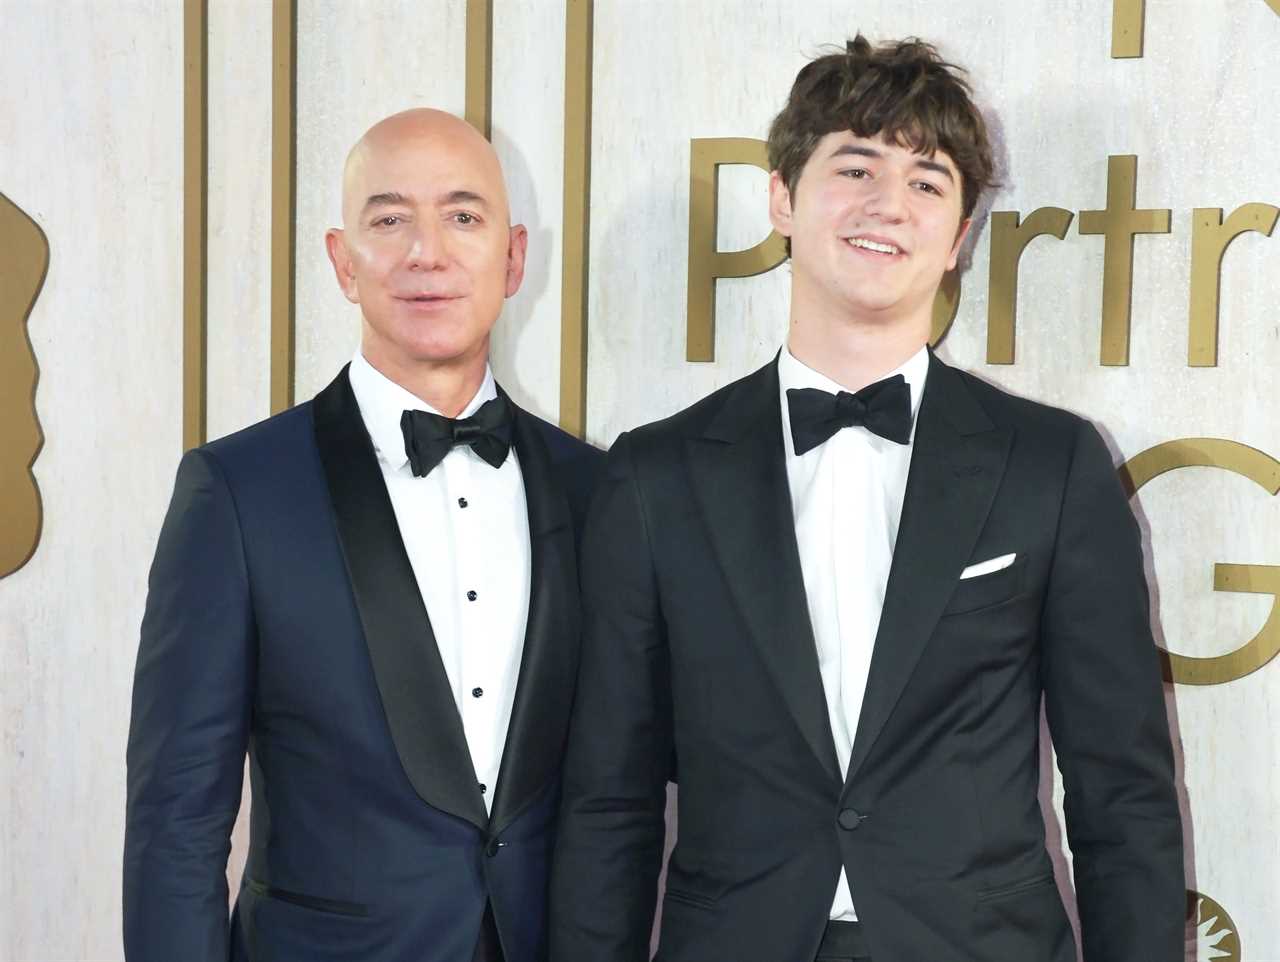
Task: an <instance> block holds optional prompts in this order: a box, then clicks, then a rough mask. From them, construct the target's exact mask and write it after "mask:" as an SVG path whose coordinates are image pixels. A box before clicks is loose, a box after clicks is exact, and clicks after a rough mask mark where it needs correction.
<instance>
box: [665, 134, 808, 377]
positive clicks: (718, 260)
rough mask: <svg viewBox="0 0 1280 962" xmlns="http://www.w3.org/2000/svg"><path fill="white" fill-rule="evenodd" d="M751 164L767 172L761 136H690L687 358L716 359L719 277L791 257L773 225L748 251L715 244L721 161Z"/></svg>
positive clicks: (757, 270) (749, 271)
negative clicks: (758, 137) (723, 249)
mask: <svg viewBox="0 0 1280 962" xmlns="http://www.w3.org/2000/svg"><path fill="white" fill-rule="evenodd" d="M723 164H751V165H752V166H755V167H759V168H760V169H761V170H763V171H765V172H766V173H767V172H768V170H769V158H768V154H767V153H766V147H765V142H764V141H763V140H753V139H751V138H749V137H712V138H694V139H692V140H691V141H690V142H689V291H688V295H687V296H688V301H687V303H688V319H687V322H686V323H687V327H686V329H685V358H686V359H687V360H690V361H714V360H715V356H716V278H717V277H752V276H754V275H756V274H763V273H764V272H765V271H771V270H773V269H774V268H775V267H777V266H778V265H779V264H781V263H782V262H783V261H785V260H786V259H787V251H786V247H785V243H784V241H783V239H782V235H781V234H779V233H778V232H777V231H770V232H769V236H768V237H766V238H765V239H764V240H762V241H761V242H760V243H759V244H757V245H756V246H755V247H752V248H749V249H747V250H744V251H718V250H716V208H717V207H718V206H719V191H718V187H719V181H720V167H721V165H723Z"/></svg>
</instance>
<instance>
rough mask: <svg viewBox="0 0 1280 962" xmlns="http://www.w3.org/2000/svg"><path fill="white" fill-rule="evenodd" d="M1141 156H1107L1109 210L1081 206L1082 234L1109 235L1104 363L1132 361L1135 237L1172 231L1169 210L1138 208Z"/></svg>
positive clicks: (1105, 257)
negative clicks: (1136, 207)
mask: <svg viewBox="0 0 1280 962" xmlns="http://www.w3.org/2000/svg"><path fill="white" fill-rule="evenodd" d="M1137 197H1138V158H1137V157H1136V156H1134V155H1133V154H1124V155H1119V156H1112V157H1109V158H1108V159H1107V209H1106V210H1082V211H1081V212H1080V222H1079V226H1080V233H1081V234H1102V235H1104V236H1105V237H1106V242H1105V247H1104V249H1103V255H1102V259H1103V268H1102V349H1101V359H1102V363H1103V364H1104V365H1115V366H1124V365H1126V364H1128V363H1129V317H1130V312H1131V308H1132V299H1133V237H1134V235H1135V234H1167V233H1169V216H1170V213H1171V212H1170V211H1169V210H1167V209H1161V210H1135V209H1134V204H1135V202H1136V201H1137Z"/></svg>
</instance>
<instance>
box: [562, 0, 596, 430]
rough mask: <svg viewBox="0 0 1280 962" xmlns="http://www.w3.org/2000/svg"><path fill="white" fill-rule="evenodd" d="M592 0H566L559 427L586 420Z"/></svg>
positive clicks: (582, 423) (581, 427) (581, 426)
mask: <svg viewBox="0 0 1280 962" xmlns="http://www.w3.org/2000/svg"><path fill="white" fill-rule="evenodd" d="M593 7H594V0H566V2H565V38H564V41H565V42H564V56H565V71H564V230H563V233H564V245H563V250H562V252H561V256H562V264H563V266H562V269H561V284H560V296H561V307H560V426H561V427H562V428H564V429H565V430H566V431H568V432H569V433H570V434H573V435H576V436H577V437H582V436H583V434H584V432H585V431H586V420H587V417H586V416H587V255H588V252H589V249H590V243H589V238H590V231H589V228H590V210H589V206H590V199H591V40H592V36H591V30H592V14H593V12H594V11H593Z"/></svg>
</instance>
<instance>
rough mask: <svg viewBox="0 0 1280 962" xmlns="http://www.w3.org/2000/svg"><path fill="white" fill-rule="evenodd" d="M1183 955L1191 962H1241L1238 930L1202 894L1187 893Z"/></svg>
mask: <svg viewBox="0 0 1280 962" xmlns="http://www.w3.org/2000/svg"><path fill="white" fill-rule="evenodd" d="M1187 949H1188V951H1187V955H1186V957H1187V958H1188V959H1191V960H1193V962H1210V960H1213V962H1241V960H1242V959H1243V958H1244V955H1243V953H1242V952H1241V950H1240V929H1239V927H1238V926H1237V925H1236V923H1235V922H1234V921H1233V920H1232V918H1231V916H1230V915H1228V914H1227V910H1226V909H1224V908H1223V907H1222V906H1221V905H1219V904H1218V903H1217V902H1215V901H1214V900H1213V899H1211V898H1209V896H1207V895H1205V894H1204V893H1203V892H1196V891H1194V890H1192V889H1189V890H1188V891H1187Z"/></svg>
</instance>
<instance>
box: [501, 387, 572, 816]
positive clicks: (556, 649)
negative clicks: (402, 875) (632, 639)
mask: <svg viewBox="0 0 1280 962" xmlns="http://www.w3.org/2000/svg"><path fill="white" fill-rule="evenodd" d="M512 408H513V409H514V411H515V450H516V455H517V457H519V459H520V474H521V476H522V477H523V479H524V493H525V503H526V505H527V506H528V511H529V547H530V585H529V617H528V624H527V627H526V629H525V642H524V653H523V655H522V656H521V660H520V675H519V680H518V682H517V683H516V694H515V702H514V704H513V705H512V708H511V723H510V725H509V726H508V728H507V739H506V745H505V747H504V748H503V752H502V770H501V772H500V773H499V775H498V785H497V789H496V790H495V794H494V798H493V814H492V819H491V826H492V834H494V835H497V834H500V833H501V832H502V831H503V830H504V829H505V828H506V827H507V826H508V825H509V824H510V823H511V821H512V819H514V818H515V817H516V816H518V815H519V814H520V812H521V811H523V810H524V809H525V808H527V807H528V805H529V804H530V803H531V802H532V801H534V799H535V798H536V797H537V795H538V794H539V793H540V792H541V791H543V790H544V789H545V788H546V787H547V785H548V784H549V783H550V782H551V780H552V779H553V778H554V777H555V776H556V773H557V772H558V771H559V769H560V759H561V756H562V753H563V750H564V740H565V733H566V731H567V729H568V724H569V707H570V700H571V698H572V695H573V682H574V676H575V674H576V666H577V653H578V619H579V613H578V608H577V600H578V572H577V562H576V560H575V552H574V544H573V521H572V518H571V516H570V514H569V502H568V500H567V499H566V497H565V494H564V491H563V488H562V486H561V484H560V481H559V479H558V478H557V477H556V476H555V473H554V470H553V468H552V464H551V455H550V453H549V451H548V450H547V445H546V442H545V441H544V440H543V438H542V436H541V434H540V433H539V431H538V427H537V425H536V423H535V422H534V421H533V419H532V418H531V417H530V416H529V415H528V414H526V413H525V412H524V411H522V410H520V409H519V408H516V407H515V405H514V404H513V405H512Z"/></svg>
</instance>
